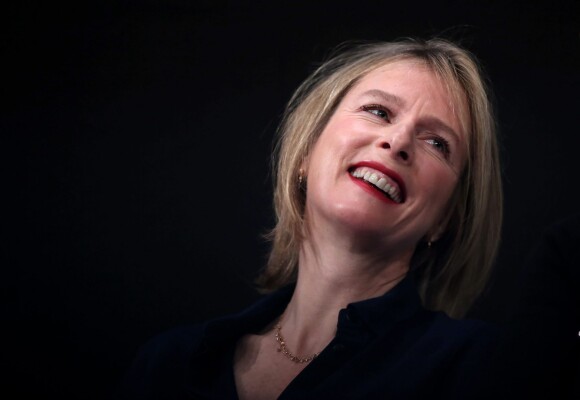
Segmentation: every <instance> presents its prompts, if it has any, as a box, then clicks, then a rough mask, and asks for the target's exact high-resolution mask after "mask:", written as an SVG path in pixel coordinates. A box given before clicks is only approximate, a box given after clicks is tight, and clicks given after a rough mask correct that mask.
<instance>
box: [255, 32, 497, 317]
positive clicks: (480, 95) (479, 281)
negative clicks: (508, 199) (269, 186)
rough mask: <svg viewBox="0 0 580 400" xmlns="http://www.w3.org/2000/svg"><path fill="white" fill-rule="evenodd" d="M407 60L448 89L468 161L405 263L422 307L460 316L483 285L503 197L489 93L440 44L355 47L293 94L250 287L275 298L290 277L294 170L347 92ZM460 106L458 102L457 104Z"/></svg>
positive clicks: (298, 234)
mask: <svg viewBox="0 0 580 400" xmlns="http://www.w3.org/2000/svg"><path fill="white" fill-rule="evenodd" d="M401 60H414V61H420V62H422V63H424V64H425V66H426V67H427V68H429V69H430V70H431V71H432V72H433V73H434V74H435V75H436V76H438V77H439V78H440V79H441V81H442V82H443V83H444V84H445V85H446V86H447V88H448V90H449V93H450V94H451V95H452V96H453V98H454V100H455V101H456V102H459V101H463V102H465V101H466V102H467V104H466V106H461V105H459V104H456V105H459V107H462V108H463V107H465V108H466V110H465V112H464V114H467V117H468V121H467V126H466V127H465V129H466V137H467V140H466V142H467V143H466V150H467V160H466V163H465V166H464V169H463V171H462V172H461V175H460V179H459V182H458V185H457V187H456V190H455V193H454V195H453V198H452V204H451V207H450V208H449V210H450V211H449V212H450V213H451V214H450V215H449V223H448V225H447V229H446V231H445V233H444V234H443V235H442V236H441V237H440V239H439V240H438V241H437V243H436V244H434V245H433V246H428V245H427V243H424V242H422V243H419V244H418V245H417V248H416V250H415V253H414V256H413V260H412V262H411V270H412V271H415V273H416V276H417V277H418V286H419V293H420V295H421V298H422V300H423V304H424V305H425V307H427V308H429V309H432V310H442V311H445V312H446V313H447V314H449V315H450V316H452V317H461V316H463V315H464V314H465V313H466V312H467V311H468V310H469V308H470V306H471V305H472V303H473V302H474V300H475V299H476V298H477V297H478V296H479V295H480V294H481V292H482V291H483V289H484V288H485V285H486V283H487V281H488V279H489V276H490V272H491V269H492V265H493V263H494V259H495V256H496V253H497V249H498V245H499V237H500V232H501V223H502V206H503V195H502V185H501V171H500V162H499V151H498V140H497V137H496V126H495V119H494V114H493V109H492V104H491V101H490V95H489V93H490V92H489V89H488V85H487V82H486V79H484V76H483V73H482V70H481V68H480V66H479V64H478V62H477V60H476V58H475V57H474V56H473V55H472V54H471V53H470V52H469V51H467V50H465V49H463V48H461V47H459V46H458V45H456V44H454V43H451V42H449V41H446V40H442V39H431V40H427V41H421V40H416V39H405V40H401V41H396V42H380V43H365V44H358V45H355V46H352V47H349V48H346V49H344V48H343V49H341V50H338V51H337V52H335V53H334V54H333V55H331V57H330V58H329V59H328V60H327V61H326V62H324V63H323V64H322V65H321V66H320V67H319V68H318V69H316V70H315V71H314V72H313V73H312V74H311V75H310V76H309V77H308V78H307V79H306V80H305V81H304V82H303V83H302V84H301V85H300V86H299V87H298V89H297V90H296V91H295V93H294V95H293V96H292V98H291V99H290V101H289V103H288V105H287V107H286V110H285V113H284V116H283V119H282V123H281V125H280V127H279V129H278V138H277V142H276V149H275V156H274V159H273V163H274V164H273V171H274V172H275V173H274V207H275V212H276V225H275V227H274V228H273V229H272V230H271V231H270V233H269V235H268V238H269V239H270V240H271V242H272V248H271V252H270V254H269V258H268V262H267V265H266V268H265V269H264V270H263V271H262V273H261V275H260V276H259V277H258V279H257V283H258V285H259V286H260V288H261V289H262V290H265V291H268V290H274V289H277V288H280V287H281V286H284V285H287V284H289V283H291V282H293V281H295V280H296V278H297V269H298V254H299V250H300V246H301V243H302V239H303V234H304V229H303V228H304V208H305V201H306V193H305V190H304V187H303V186H301V185H299V183H298V175H299V169H300V165H301V164H302V162H303V161H304V160H305V159H306V157H307V156H308V154H309V153H310V151H311V150H312V148H313V145H314V144H315V142H316V140H317V139H318V137H319V136H320V134H321V132H322V131H323V129H324V128H325V126H326V124H327V123H328V121H329V119H330V117H331V116H332V115H333V113H334V111H335V109H336V107H337V105H338V104H339V103H340V101H341V100H342V99H343V97H344V96H345V94H346V93H347V92H348V91H349V90H350V89H351V88H352V87H353V86H354V85H355V84H356V83H357V82H358V81H359V80H360V79H361V78H362V77H363V76H365V75H366V74H367V73H369V72H370V71H372V70H374V69H376V68H378V67H380V66H383V65H385V64H388V63H391V62H396V61H401ZM459 99H465V100H459Z"/></svg>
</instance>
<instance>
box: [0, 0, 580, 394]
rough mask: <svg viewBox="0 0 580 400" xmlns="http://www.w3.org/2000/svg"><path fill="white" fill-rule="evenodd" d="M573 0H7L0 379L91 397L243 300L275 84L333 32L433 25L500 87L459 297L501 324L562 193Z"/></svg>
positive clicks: (252, 260)
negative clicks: (154, 345)
mask: <svg viewBox="0 0 580 400" xmlns="http://www.w3.org/2000/svg"><path fill="white" fill-rule="evenodd" d="M77 3H85V2H77ZM574 3H575V2H574V1H573V0H569V1H543V2H530V1H518V2H506V1H486V2H484V1H481V2H466V1H445V2H424V3H421V2H410V1H409V2H406V3H404V4H400V2H397V3H395V2H379V1H369V2H367V1H352V2H346V1H311V2H278V3H274V2H266V1H264V2H261V1H255V2H210V1H207V0H206V1H191V2H190V1H185V0H168V1H161V0H159V1H153V0H148V1H117V2H103V1H94V2H90V4H89V5H87V4H72V3H63V2H45V3H43V4H39V3H38V2H21V3H20V6H18V7H16V8H14V9H11V10H4V12H3V13H2V14H1V17H0V18H1V20H2V28H1V29H2V31H3V32H2V39H1V45H2V49H3V50H2V53H3V61H2V70H3V71H4V72H3V73H2V77H3V84H2V91H3V96H2V103H3V105H2V110H1V117H2V118H1V119H0V129H1V131H2V138H3V139H2V141H3V143H4V144H3V145H2V146H1V151H2V155H3V156H2V163H3V172H4V174H3V175H4V178H3V184H2V186H3V188H4V190H2V197H3V198H4V200H5V205H4V206H3V208H4V213H3V214H4V217H3V221H4V222H3V223H2V225H3V226H4V230H5V232H6V233H7V235H5V240H3V243H2V255H3V258H4V261H3V262H2V264H3V265H2V271H3V274H2V275H3V277H2V279H1V282H2V288H1V293H2V298H3V302H2V305H3V311H2V320H3V322H2V326H3V328H2V331H3V337H4V340H3V341H2V350H1V351H2V363H3V366H4V368H5V369H6V368H7V369H8V370H9V373H8V374H5V375H4V376H3V381H4V382H5V383H4V384H3V385H2V386H3V389H2V390H11V389H13V390H16V392H17V393H18V396H17V397H16V398H24V397H26V396H29V395H51V394H52V395H58V396H60V398H65V397H70V398H83V399H93V398H94V399H97V398H103V397H106V396H107V394H109V393H110V392H111V391H112V390H113V388H114V385H115V384H116V383H117V382H118V380H119V379H120V377H121V375H122V373H123V371H125V370H126V368H127V367H128V366H129V363H130V361H131V359H132V358H133V355H134V352H135V351H136V349H137V347H138V346H139V345H140V344H142V343H143V342H144V341H145V340H146V339H147V338H149V337H150V336H152V335H153V334H155V333H157V332H159V331H162V330H165V329H167V328H170V327H173V326H175V325H178V324H182V323H188V322H198V321H202V320H205V319H208V318H211V317H214V316H218V315H221V314H224V313H229V312H233V311H237V310H239V309H241V308H242V307H244V306H246V305H248V304H249V303H251V302H252V301H253V300H254V299H256V297H257V295H256V293H255V291H254V290H253V288H252V279H253V277H254V276H255V274H256V273H257V271H258V270H259V268H260V267H261V266H262V265H263V262H264V259H265V256H266V252H267V249H268V246H267V244H266V243H264V241H263V240H262V239H261V235H262V234H263V233H265V232H266V230H267V228H269V227H271V226H272V216H271V202H270V195H271V189H270V183H271V177H270V175H269V172H268V171H269V162H270V155H271V141H272V138H273V134H274V130H275V128H276V125H277V123H278V122H279V117H280V114H281V112H282V110H283V107H284V104H285V102H286V101H287V100H288V99H289V97H290V95H291V93H292V90H293V89H294V88H295V87H296V86H297V85H298V84H299V83H300V82H301V81H302V80H303V79H304V78H305V77H306V76H307V74H308V73H309V72H311V71H312V69H313V68H314V67H315V66H316V65H317V63H318V62H319V61H321V60H322V59H323V58H324V57H325V56H326V55H327V54H328V52H329V51H330V49H331V48H332V47H333V46H336V45H338V44H339V43H341V42H343V41H346V40H391V39H396V38H399V37H403V36H419V37H428V36H431V35H438V36H442V37H446V38H451V39H455V40H458V41H460V42H461V43H462V44H463V45H464V46H465V47H467V48H468V49H470V50H472V51H473V52H474V53H475V54H476V55H477V56H479V58H480V59H481V61H482V64H483V66H484V68H485V69H486V71H487V73H488V75H489V76H490V78H491V80H492V82H493V89H494V92H495V96H496V105H497V109H498V120H499V124H500V134H501V146H502V158H503V170H504V182H503V184H504V188H505V195H506V201H505V206H506V210H505V211H506V217H505V223H504V230H503V231H504V233H503V241H502V248H501V252H500V255H499V259H498V262H497V264H498V265H497V272H496V274H495V275H494V277H493V279H492V281H491V284H490V288H489V290H488V292H487V293H486V294H485V296H484V297H483V298H482V300H481V302H480V303H479V304H477V305H476V306H475V307H474V309H473V310H472V312H471V315H472V316H475V317H479V318H483V319H486V320H490V321H495V322H499V323H501V322H503V321H504V320H505V316H506V310H507V308H508V306H509V304H510V299H511V294H512V293H513V290H514V288H516V287H517V284H518V283H517V273H518V271H519V268H520V267H521V260H522V258H523V257H524V256H525V254H527V252H528V251H529V249H530V248H531V247H532V246H533V243H534V240H536V238H537V236H538V234H539V232H540V231H541V230H542V229H543V228H544V227H545V226H546V225H548V224H549V223H551V222H552V221H554V220H556V219H558V218H561V217H563V216H565V215H568V214H571V213H572V212H575V211H576V210H577V204H578V200H579V196H578V195H577V194H576V192H577V188H576V185H577V184H578V182H579V179H578V174H579V173H580V167H579V166H578V163H579V162H580V157H579V156H578V152H579V149H580V129H579V123H578V119H579V116H580V115H579V112H578V108H579V102H578V93H579V89H580V88H579V85H578V83H579V71H580V69H579V67H580V57H579V54H580V51H579V50H580V45H579V43H580V40H579V39H580V29H579V24H578V16H579V12H578V8H577V6H576V5H575V4H574ZM13 397H14V396H13Z"/></svg>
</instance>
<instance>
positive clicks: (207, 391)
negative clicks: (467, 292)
mask: <svg viewBox="0 0 580 400" xmlns="http://www.w3.org/2000/svg"><path fill="white" fill-rule="evenodd" d="M293 289H294V288H293V287H286V288H284V289H281V290H279V291H277V292H275V293H273V294H271V295H268V296H265V297H264V298H262V299H261V300H259V301H258V302H257V303H255V304H254V305H253V306H251V307H250V308H248V309H247V310H245V311H242V312H241V313H239V314H236V315H231V316H227V317H224V318H220V319H216V320H212V321H209V322H206V323H204V324H199V325H193V326H189V327H181V328H177V329H173V330H171V331H168V332H165V333H163V334H161V335H159V336H157V337H155V338H153V339H152V340H150V341H149V342H148V343H147V344H146V345H145V346H144V347H143V348H142V349H141V350H140V351H139V354H138V356H137V358H136V359H135V361H134V364H133V366H132V367H131V369H130V370H129V371H128V374H127V377H126V379H125V380H124V382H123V384H122V387H121V389H120V391H119V392H118V393H117V396H118V398H120V399H121V398H122V399H237V393H236V387H235V380H234V374H233V357H234V350H235V345H236V342H237V340H238V339H239V338H241V337H242V336H243V335H245V334H248V333H258V332H260V331H261V330H263V329H264V328H265V327H266V326H267V325H268V324H270V323H271V322H272V321H274V320H275V319H277V318H278V317H279V316H280V315H281V314H282V312H283V311H284V309H285V307H286V305H287V304H288V302H289V300H290V297H291V296H292V293H293ZM496 338H497V332H496V329H495V328H494V327H492V326H490V325H488V324H486V323H484V322H482V321H477V320H454V319H451V318H449V317H447V316H446V315H445V314H444V313H442V312H433V311H427V310H425V309H424V308H423V307H422V305H421V301H420V298H419V296H418V294H417V290H416V288H415V284H414V281H413V280H412V279H411V278H410V277H407V278H405V279H404V280H403V281H401V282H400V283H399V284H398V285H397V286H396V287H394V288H393V289H391V290H390V291H388V292H387V293H386V294H384V295H383V296H380V297H377V298H373V299H369V300H364V301H361V302H357V303H352V304H349V305H348V306H347V307H346V308H345V309H342V310H341V311H340V313H339V316H338V323H337V332H336V336H335V338H334V339H333V340H332V341H331V342H330V343H329V345H328V346H327V347H326V348H325V349H324V350H323V351H322V352H321V353H320V355H319V356H318V357H317V358H316V359H314V360H313V361H311V362H310V363H309V364H308V365H307V366H306V368H305V369H304V370H303V371H302V372H301V373H300V374H298V376H297V377H296V378H295V379H294V380H293V381H292V382H291V383H290V384H289V385H288V386H287V387H286V389H285V390H284V391H283V392H282V394H281V395H280V397H279V399H286V400H289V399H379V398H381V399H382V398H384V399H426V398H428V399H438V398H445V399H466V398H473V397H476V396H475V394H477V393H478V388H479V385H480V383H481V382H478V379H479V377H480V376H482V375H481V374H480V373H481V371H482V370H483V368H485V366H486V363H487V360H488V358H489V357H488V356H489V354H490V353H491V349H493V347H495V342H496ZM272 346H276V342H275V340H274V336H272Z"/></svg>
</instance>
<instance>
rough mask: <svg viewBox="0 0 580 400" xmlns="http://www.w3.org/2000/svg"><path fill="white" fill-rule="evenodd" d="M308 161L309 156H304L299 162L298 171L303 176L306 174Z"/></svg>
mask: <svg viewBox="0 0 580 400" xmlns="http://www.w3.org/2000/svg"><path fill="white" fill-rule="evenodd" d="M309 163H310V157H309V156H306V157H304V159H303V160H302V162H301V163H300V168H298V170H299V171H300V172H302V173H303V175H304V176H305V177H306V176H308V165H309Z"/></svg>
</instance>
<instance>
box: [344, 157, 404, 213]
mask: <svg viewBox="0 0 580 400" xmlns="http://www.w3.org/2000/svg"><path fill="white" fill-rule="evenodd" d="M361 167H368V168H372V169H374V170H376V171H378V172H380V173H382V174H384V175H386V176H387V177H388V179H390V180H392V181H393V182H394V183H396V184H397V186H398V187H399V193H400V197H401V201H400V202H396V201H393V200H392V199H391V198H390V197H388V196H387V195H386V194H385V193H384V192H383V191H382V190H380V189H379V188H377V187H376V186H374V185H372V184H371V183H369V182H366V181H364V180H362V179H360V178H357V177H354V176H353V175H352V174H350V173H351V172H352V171H354V170H355V169H357V168H361ZM348 172H349V176H350V178H351V179H352V180H353V182H354V183H356V184H358V185H359V186H360V187H361V188H362V189H364V190H365V191H366V192H368V193H370V194H372V195H374V196H375V197H377V198H378V199H380V200H382V201H385V202H388V203H394V204H400V203H403V202H404V201H405V198H406V188H405V182H404V181H403V178H401V176H400V175H399V174H398V173H396V172H395V171H393V170H391V169H389V168H387V167H385V166H384V165H383V164H380V163H378V162H376V161H361V162H358V163H356V164H353V165H351V166H350V167H349V168H348Z"/></svg>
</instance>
